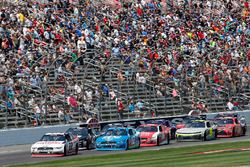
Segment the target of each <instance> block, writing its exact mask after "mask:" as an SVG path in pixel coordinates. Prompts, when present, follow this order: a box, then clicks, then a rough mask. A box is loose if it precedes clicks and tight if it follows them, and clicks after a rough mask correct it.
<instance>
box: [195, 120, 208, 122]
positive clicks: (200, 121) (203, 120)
mask: <svg viewBox="0 0 250 167" xmlns="http://www.w3.org/2000/svg"><path fill="white" fill-rule="evenodd" d="M193 122H208V121H206V120H193Z"/></svg>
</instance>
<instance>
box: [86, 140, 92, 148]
mask: <svg viewBox="0 0 250 167" xmlns="http://www.w3.org/2000/svg"><path fill="white" fill-rule="evenodd" d="M86 148H87V150H91V141H89V140H87V143H86Z"/></svg>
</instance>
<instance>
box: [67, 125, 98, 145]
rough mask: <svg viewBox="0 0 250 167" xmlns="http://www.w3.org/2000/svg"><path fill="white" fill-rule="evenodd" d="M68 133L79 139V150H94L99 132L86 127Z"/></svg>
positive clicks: (75, 128)
mask: <svg viewBox="0 0 250 167" xmlns="http://www.w3.org/2000/svg"><path fill="white" fill-rule="evenodd" d="M66 133H72V134H73V135H75V136H77V137H78V138H79V148H86V149H88V150H89V149H94V148H95V139H96V137H97V132H96V131H95V129H91V128H86V127H74V128H69V129H68V130H67V131H66Z"/></svg>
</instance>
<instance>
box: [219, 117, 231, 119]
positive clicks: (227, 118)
mask: <svg viewBox="0 0 250 167" xmlns="http://www.w3.org/2000/svg"><path fill="white" fill-rule="evenodd" d="M234 118H235V117H219V118H218V119H234Z"/></svg>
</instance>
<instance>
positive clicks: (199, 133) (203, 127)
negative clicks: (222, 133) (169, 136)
mask: <svg viewBox="0 0 250 167" xmlns="http://www.w3.org/2000/svg"><path fill="white" fill-rule="evenodd" d="M216 138H217V126H216V125H215V124H213V122H210V121H206V120H195V121H192V122H191V123H189V124H187V125H186V127H185V128H181V129H178V130H177V131H176V139H177V141H181V140H202V141H206V140H212V139H216Z"/></svg>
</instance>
